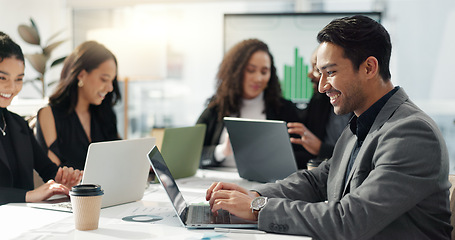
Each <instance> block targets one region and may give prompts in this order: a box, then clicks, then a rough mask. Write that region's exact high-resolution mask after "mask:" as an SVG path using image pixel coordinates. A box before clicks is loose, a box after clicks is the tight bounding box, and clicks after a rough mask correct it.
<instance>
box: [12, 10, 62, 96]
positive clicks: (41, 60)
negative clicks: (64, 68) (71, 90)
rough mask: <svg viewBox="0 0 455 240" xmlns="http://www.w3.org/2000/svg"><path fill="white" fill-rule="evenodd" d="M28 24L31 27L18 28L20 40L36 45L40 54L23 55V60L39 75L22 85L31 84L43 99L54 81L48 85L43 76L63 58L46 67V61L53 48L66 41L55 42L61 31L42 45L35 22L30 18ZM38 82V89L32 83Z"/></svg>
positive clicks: (21, 26) (20, 26) (22, 25)
mask: <svg viewBox="0 0 455 240" xmlns="http://www.w3.org/2000/svg"><path fill="white" fill-rule="evenodd" d="M30 23H31V25H25V24H21V25H19V27H18V32H19V35H20V36H21V38H22V39H23V40H24V41H25V42H27V43H30V44H33V45H36V46H38V47H40V52H38V53H33V54H24V55H25V58H26V59H27V60H28V61H29V62H30V64H31V65H32V67H33V68H34V69H35V70H36V71H37V72H38V73H39V76H38V77H36V78H34V79H30V80H25V81H24V83H28V82H31V83H33V86H34V87H35V88H36V89H37V90H38V91H39V92H40V93H41V96H42V97H43V98H45V97H46V89H47V87H48V86H50V85H52V84H53V83H55V82H56V81H52V82H49V83H46V81H45V79H44V75H45V73H46V70H47V69H48V68H49V69H50V68H52V67H54V66H56V65H58V64H60V63H62V62H63V61H64V60H65V58H66V56H65V57H61V58H58V59H56V60H54V61H53V62H52V63H50V65H49V66H48V61H49V60H50V58H51V53H52V52H53V51H54V49H55V48H57V47H58V46H60V45H61V44H62V43H64V42H65V41H66V40H60V41H55V39H56V38H57V36H58V35H60V34H61V33H62V32H63V31H59V32H57V33H55V34H53V35H52V36H51V37H50V38H49V40H47V42H46V43H45V44H42V41H41V37H40V34H39V31H38V27H37V26H36V24H35V21H33V19H32V18H30ZM35 81H39V82H40V87H37V86H36V85H35V84H34V82H35Z"/></svg>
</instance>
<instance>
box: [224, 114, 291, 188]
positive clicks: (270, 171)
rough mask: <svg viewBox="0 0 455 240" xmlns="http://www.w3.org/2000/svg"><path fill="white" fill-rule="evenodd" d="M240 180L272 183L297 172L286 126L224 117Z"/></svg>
mask: <svg viewBox="0 0 455 240" xmlns="http://www.w3.org/2000/svg"><path fill="white" fill-rule="evenodd" d="M223 120H224V125H225V126H226V128H227V131H228V134H229V140H230V141H231V145H232V150H233V152H234V159H235V163H236V165H237V170H238V172H239V175H240V177H242V178H245V179H248V180H251V181H257V182H275V181H276V180H280V179H284V178H286V177H287V176H289V175H290V174H291V173H294V172H296V171H297V163H296V161H295V157H294V151H293V150H292V145H291V140H290V138H289V133H288V129H287V126H286V122H284V121H275V120H254V119H245V118H233V117H224V119H223Z"/></svg>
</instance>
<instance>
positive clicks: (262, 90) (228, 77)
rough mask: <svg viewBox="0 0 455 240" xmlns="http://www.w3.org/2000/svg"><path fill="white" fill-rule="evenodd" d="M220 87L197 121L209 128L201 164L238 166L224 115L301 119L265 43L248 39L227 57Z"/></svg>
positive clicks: (222, 67) (224, 61) (219, 82)
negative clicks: (282, 91)
mask: <svg viewBox="0 0 455 240" xmlns="http://www.w3.org/2000/svg"><path fill="white" fill-rule="evenodd" d="M217 79H218V83H217V90H216V93H215V95H214V96H213V97H212V98H211V99H210V100H209V103H208V106H207V108H206V109H205V110H204V112H203V113H202V114H201V116H200V117H199V119H198V120H197V123H204V124H206V126H207V131H206V135H205V140H204V148H203V151H202V157H201V167H213V166H231V167H233V166H235V162H234V159H233V154H232V148H231V145H230V142H229V137H228V134H227V130H226V128H225V127H224V123H223V117H241V118H251V119H263V120H264V119H268V120H282V121H286V122H298V121H299V111H300V110H299V109H298V108H297V107H296V106H295V104H294V103H292V102H291V101H287V100H285V99H284V98H283V97H282V93H281V87H280V82H279V80H278V76H277V74H276V68H275V65H274V63H273V56H272V54H271V53H270V50H269V48H268V46H267V44H265V43H264V42H262V41H260V40H258V39H248V40H244V41H241V42H239V43H237V44H236V45H235V46H233V47H232V48H231V49H230V50H229V51H228V52H227V53H226V55H225V56H224V58H223V61H222V62H221V64H220V67H219V70H218V74H217Z"/></svg>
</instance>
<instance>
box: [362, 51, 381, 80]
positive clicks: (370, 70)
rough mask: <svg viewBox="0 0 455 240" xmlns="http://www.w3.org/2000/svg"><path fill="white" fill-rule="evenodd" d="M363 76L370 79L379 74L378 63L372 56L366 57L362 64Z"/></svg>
mask: <svg viewBox="0 0 455 240" xmlns="http://www.w3.org/2000/svg"><path fill="white" fill-rule="evenodd" d="M364 65H365V66H364V69H365V74H366V75H367V76H369V78H372V77H374V76H376V74H378V73H379V63H378V59H376V58H375V57H373V56H370V57H368V58H367V59H366V60H365V62H364Z"/></svg>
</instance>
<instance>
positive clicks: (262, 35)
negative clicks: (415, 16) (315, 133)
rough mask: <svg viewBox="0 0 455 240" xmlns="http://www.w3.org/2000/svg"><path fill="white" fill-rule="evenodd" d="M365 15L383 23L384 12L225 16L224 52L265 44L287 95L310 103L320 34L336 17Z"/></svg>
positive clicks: (297, 100) (289, 97)
mask: <svg viewBox="0 0 455 240" xmlns="http://www.w3.org/2000/svg"><path fill="white" fill-rule="evenodd" d="M356 14H362V15H366V16H369V17H371V18H373V19H375V20H376V21H378V22H379V21H380V18H381V13H379V12H368V13H349V12H347V13H285V14H270V13H268V14H225V15H224V52H226V51H228V50H229V49H230V48H231V47H232V46H233V45H235V44H236V43H238V42H240V41H242V40H244V39H249V38H257V39H260V40H262V41H264V42H265V43H266V44H267V45H268V46H269V49H270V51H271V53H272V55H273V58H274V63H275V67H276V68H277V74H278V78H279V79H280V82H281V87H282V90H283V96H284V97H285V98H286V99H289V100H292V101H294V102H303V103H305V102H307V101H308V100H309V99H310V98H311V96H312V94H313V88H312V85H311V82H310V80H309V78H308V76H307V75H308V71H309V70H311V64H310V59H309V58H310V57H311V54H312V53H313V51H314V50H315V49H316V47H317V46H318V43H317V40H316V36H317V33H318V32H319V31H320V30H321V29H322V28H323V27H324V26H326V25H327V24H328V23H329V22H330V21H332V20H333V19H335V18H340V17H344V16H352V15H356Z"/></svg>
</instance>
